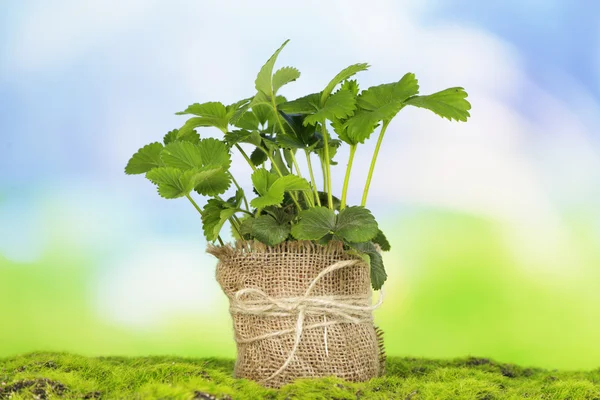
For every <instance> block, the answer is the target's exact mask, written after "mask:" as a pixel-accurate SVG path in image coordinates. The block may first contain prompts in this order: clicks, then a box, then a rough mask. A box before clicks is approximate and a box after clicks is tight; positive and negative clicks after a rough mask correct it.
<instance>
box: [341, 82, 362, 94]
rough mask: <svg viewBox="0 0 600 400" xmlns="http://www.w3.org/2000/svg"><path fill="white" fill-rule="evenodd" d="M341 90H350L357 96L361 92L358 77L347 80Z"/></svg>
mask: <svg viewBox="0 0 600 400" xmlns="http://www.w3.org/2000/svg"><path fill="white" fill-rule="evenodd" d="M339 90H349V91H351V92H352V94H353V95H354V96H355V97H356V96H358V92H359V87H358V82H357V81H356V79H349V80H345V81H344V83H342V86H341V87H340V89H339Z"/></svg>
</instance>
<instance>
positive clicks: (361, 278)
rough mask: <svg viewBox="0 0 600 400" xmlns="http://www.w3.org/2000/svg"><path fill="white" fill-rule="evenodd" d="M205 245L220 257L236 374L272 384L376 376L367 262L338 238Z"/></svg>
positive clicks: (376, 333)
mask: <svg viewBox="0 0 600 400" xmlns="http://www.w3.org/2000/svg"><path fill="white" fill-rule="evenodd" d="M207 251H208V253H210V254H212V255H214V256H215V257H217V258H218V259H219V263H218V265H217V271H216V276H217V281H218V282H219V284H220V285H221V288H222V289H223V291H224V292H225V294H226V295H227V297H228V298H229V301H230V312H231V317H232V319H233V328H234V333H235V341H236V344H237V352H238V356H237V359H236V363H235V370H234V376H235V377H237V378H248V379H252V380H255V381H258V382H260V383H262V384H263V385H265V386H268V387H275V388H278V387H281V386H282V385H284V384H286V383H289V382H291V381H293V380H294V379H296V378H307V377H309V378H310V377H323V376H331V375H333V376H337V377H340V378H344V379H347V380H350V381H355V382H356V381H365V380H369V379H371V378H373V377H376V376H379V375H381V374H383V372H384V365H385V352H384V348H383V339H382V332H381V331H380V330H379V329H378V328H376V327H374V326H373V309H375V308H376V307H378V306H379V305H380V304H381V302H378V303H377V304H375V305H373V304H372V300H371V299H372V291H371V280H370V268H369V266H368V264H367V263H365V262H364V260H362V259H361V258H360V257H358V256H356V255H351V254H348V253H347V252H345V251H344V249H343V246H342V244H341V243H340V242H331V243H329V244H328V245H326V246H321V245H315V244H313V243H311V242H309V241H298V242H284V243H281V244H279V245H277V246H275V247H269V246H266V245H264V244H262V243H260V242H253V241H246V242H238V243H236V245H235V246H231V245H226V246H213V245H209V246H208V249H207ZM380 300H381V298H380Z"/></svg>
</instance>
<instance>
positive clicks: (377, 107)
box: [357, 72, 419, 120]
mask: <svg viewBox="0 0 600 400" xmlns="http://www.w3.org/2000/svg"><path fill="white" fill-rule="evenodd" d="M417 93H419V82H418V81H417V79H416V78H415V74H413V73H410V72H409V73H407V74H405V75H404V76H403V77H402V79H400V80H399V81H398V82H393V83H386V84H383V85H378V86H372V87H370V88H368V89H367V90H364V91H363V92H362V93H361V94H360V95H359V96H358V99H357V103H358V106H359V107H360V108H362V109H364V110H368V111H376V112H378V113H379V114H380V115H381V119H382V120H383V119H391V118H392V117H393V116H394V115H395V113H396V112H398V110H399V109H398V110H396V109H397V108H398V107H400V106H401V105H402V103H403V102H404V101H405V100H406V99H408V98H409V97H410V96H414V95H415V94H417ZM394 110H395V111H394Z"/></svg>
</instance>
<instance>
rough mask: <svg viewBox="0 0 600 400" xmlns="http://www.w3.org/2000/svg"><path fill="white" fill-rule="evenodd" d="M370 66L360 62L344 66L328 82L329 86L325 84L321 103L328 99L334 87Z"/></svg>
mask: <svg viewBox="0 0 600 400" xmlns="http://www.w3.org/2000/svg"><path fill="white" fill-rule="evenodd" d="M368 68H369V64H367V63H360V64H353V65H350V66H349V67H346V68H344V69H343V70H341V71H340V72H339V73H338V74H337V75H336V76H335V77H334V78H333V79H332V80H331V81H330V82H329V83H328V84H327V86H325V89H323V92H321V97H320V104H324V103H325V101H326V100H327V98H328V97H329V95H330V94H331V92H332V91H333V89H334V88H335V87H336V86H337V85H338V84H339V83H341V82H342V81H344V80H346V79H348V78H350V77H351V76H352V75H354V74H356V73H357V72H360V71H365V70H366V69H368Z"/></svg>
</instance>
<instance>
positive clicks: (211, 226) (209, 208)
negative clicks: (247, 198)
mask: <svg viewBox="0 0 600 400" xmlns="http://www.w3.org/2000/svg"><path fill="white" fill-rule="evenodd" d="M235 212H236V211H235V209H232V208H227V207H226V204H225V202H224V201H222V200H219V199H210V200H208V202H207V203H206V205H205V206H204V210H203V211H202V229H203V230H204V236H205V237H206V239H207V240H209V241H214V240H217V236H219V233H220V232H221V228H222V227H223V225H224V224H225V222H227V220H228V219H229V218H231V217H232V216H233V215H234V214H235Z"/></svg>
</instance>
